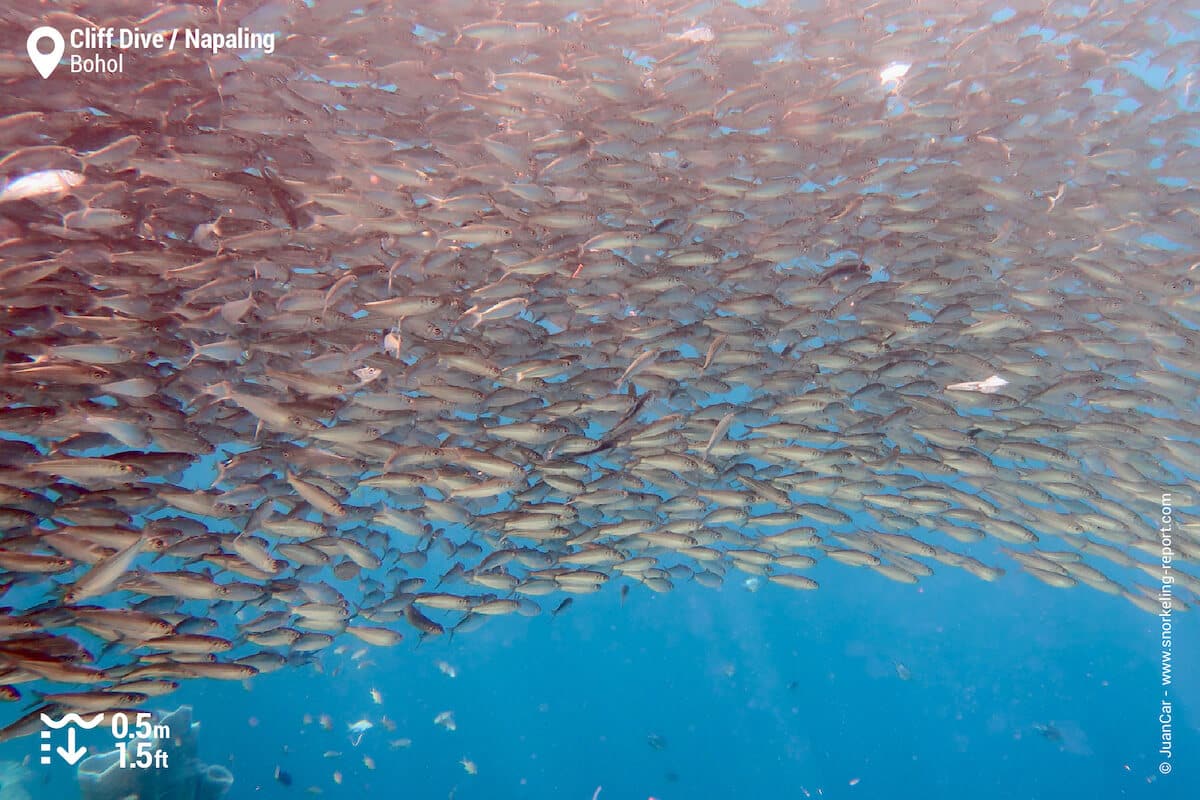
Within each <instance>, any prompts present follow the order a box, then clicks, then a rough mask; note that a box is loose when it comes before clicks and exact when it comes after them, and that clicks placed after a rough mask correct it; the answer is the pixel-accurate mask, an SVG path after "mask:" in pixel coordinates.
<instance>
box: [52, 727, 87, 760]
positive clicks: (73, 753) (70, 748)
mask: <svg viewBox="0 0 1200 800" xmlns="http://www.w3.org/2000/svg"><path fill="white" fill-rule="evenodd" d="M86 752H87V748H86V747H81V748H79V749H78V750H76V749H75V729H74V728H67V746H66V747H59V748H58V754H59V755H60V756H62V759H63V761H65V762H67V763H68V764H70V765H71V766H75V762H77V761H78V760H79V759H81V758H83V754H84V753H86Z"/></svg>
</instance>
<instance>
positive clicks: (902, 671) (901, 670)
mask: <svg viewBox="0 0 1200 800" xmlns="http://www.w3.org/2000/svg"><path fill="white" fill-rule="evenodd" d="M896 677H898V678H899V679H900V680H902V681H906V680H909V679H910V678H912V670H910V669H909V668H908V667H906V666H904V665H903V664H901V663H900V662H899V661H897V662H896Z"/></svg>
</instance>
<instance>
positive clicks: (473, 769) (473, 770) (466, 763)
mask: <svg viewBox="0 0 1200 800" xmlns="http://www.w3.org/2000/svg"><path fill="white" fill-rule="evenodd" d="M458 763H459V764H462V768H463V772H465V773H467V774H468V775H478V774H479V767H477V766H476V765H475V762H474V761H472V760H471V759H469V758H467V757H466V756H463V757H462V760H460V761H459V762H458Z"/></svg>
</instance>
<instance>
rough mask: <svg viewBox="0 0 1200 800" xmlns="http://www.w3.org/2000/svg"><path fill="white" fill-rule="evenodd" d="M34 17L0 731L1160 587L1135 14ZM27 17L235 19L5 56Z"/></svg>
mask: <svg viewBox="0 0 1200 800" xmlns="http://www.w3.org/2000/svg"><path fill="white" fill-rule="evenodd" d="M56 5H58V10H50V8H51V7H50V6H48V5H43V6H33V5H32V4H26V6H27V7H24V8H21V9H18V8H16V7H14V6H13V5H10V7H8V8H7V9H5V10H4V11H3V12H0V17H2V20H3V22H4V23H5V24H4V25H2V26H0V39H3V41H4V46H3V47H0V83H2V84H3V96H4V100H5V102H4V103H3V106H2V108H3V112H2V113H3V114H4V115H5V116H4V118H3V119H0V154H2V158H0V293H2V298H3V299H2V301H0V342H2V352H3V360H2V363H0V395H2V397H3V408H2V409H0V430H3V431H4V433H5V436H4V437H3V439H2V440H0V522H2V524H3V540H2V541H0V571H2V584H0V585H2V587H3V593H4V600H3V601H2V602H4V603H5V604H6V608H5V614H4V616H3V618H2V619H0V627H2V628H3V630H2V631H0V670H2V675H0V684H2V685H3V694H4V696H5V697H7V698H8V699H16V698H20V697H22V694H21V692H22V685H23V684H27V683H28V684H34V685H36V686H42V687H51V688H50V689H49V690H47V691H45V692H44V693H39V694H38V695H37V697H38V698H40V702H39V703H38V704H37V707H36V708H34V709H33V711H31V712H30V713H28V714H25V715H24V716H22V717H21V718H19V719H16V720H12V721H10V722H8V725H7V727H5V728H4V729H3V731H2V732H0V739H6V738H12V737H14V736H19V735H24V734H28V733H31V732H34V731H36V730H38V729H39V727H40V722H39V720H38V714H39V713H40V712H42V711H49V712H51V713H64V712H67V711H76V712H79V713H96V712H103V711H111V710H114V709H125V708H135V707H139V706H140V705H141V704H143V703H145V702H147V700H148V699H149V698H151V697H154V696H156V695H161V694H164V693H167V692H170V691H172V690H173V689H175V688H177V687H178V685H179V682H180V681H183V680H187V679H194V678H218V679H233V680H240V679H244V678H248V677H251V676H253V675H255V674H257V673H260V672H266V671H269V670H274V669H278V668H281V667H287V666H288V665H291V664H299V663H304V662H305V661H306V660H308V659H311V658H313V657H315V656H316V655H318V654H320V653H321V652H323V651H325V650H327V649H330V648H336V647H340V646H357V645H356V644H355V642H356V641H357V640H361V642H362V643H366V644H369V645H374V646H387V645H394V644H396V643H397V642H398V641H399V640H400V639H401V638H402V637H409V638H410V639H418V638H425V637H433V636H440V635H443V634H448V635H452V634H456V633H457V634H464V633H466V632H468V631H470V630H472V629H474V628H477V627H478V626H480V625H481V624H483V623H485V622H486V621H487V620H489V619H491V618H492V617H494V616H498V615H508V614H523V615H529V616H533V615H537V614H542V613H544V614H550V613H555V614H557V613H560V612H562V611H563V610H564V609H565V608H566V607H567V605H568V604H569V603H570V602H571V598H573V597H574V596H575V595H580V594H588V593H591V592H596V591H599V590H605V591H609V590H616V591H620V592H629V591H632V592H634V593H636V592H638V591H641V590H649V591H654V592H668V591H671V590H672V588H673V587H675V586H678V585H680V584H681V583H684V582H689V581H694V582H696V583H699V584H702V585H704V586H708V587H714V588H715V587H721V586H722V585H723V584H726V585H728V584H729V583H732V582H741V581H745V580H746V579H747V578H754V579H755V580H756V581H758V580H761V581H763V582H770V583H774V584H778V585H781V586H784V587H789V588H793V589H798V590H811V589H817V588H818V583H819V582H820V581H837V580H852V579H859V576H857V575H853V570H854V568H856V567H857V568H865V569H864V570H861V571H863V572H874V573H878V574H879V575H880V576H882V577H883V578H889V579H892V580H894V581H901V582H904V583H917V582H918V581H920V580H922V579H925V580H936V578H931V577H928V576H931V575H932V573H933V572H934V569H935V568H937V567H945V568H957V569H962V570H965V571H966V572H968V573H970V574H971V575H974V576H977V577H978V578H980V579H983V580H985V581H997V582H1003V581H1005V580H1012V579H1013V578H1012V576H1011V575H1009V576H1007V577H1005V573H1006V572H1012V571H1014V570H1022V571H1024V572H1025V573H1028V574H1030V575H1032V576H1033V577H1035V578H1037V579H1038V580H1041V581H1043V582H1045V583H1047V584H1049V585H1051V586H1055V587H1063V588H1070V587H1075V586H1077V585H1079V584H1084V585H1086V586H1088V587H1092V588H1095V589H1099V590H1100V591H1103V592H1107V593H1110V594H1112V595H1115V596H1119V597H1123V598H1125V599H1126V600H1128V601H1129V602H1131V603H1133V604H1135V605H1136V606H1138V607H1139V608H1143V609H1145V610H1146V611H1147V612H1149V613H1152V614H1154V613H1158V612H1159V610H1160V597H1159V576H1160V575H1161V573H1162V565H1161V564H1160V556H1161V552H1162V545H1161V542H1160V538H1161V533H1160V527H1161V524H1160V506H1161V505H1162V499H1161V498H1162V497H1163V495H1164V494H1167V495H1170V496H1171V497H1172V498H1173V502H1174V504H1175V505H1177V506H1179V508H1180V509H1181V510H1182V509H1184V508H1194V501H1193V500H1192V499H1191V486H1192V485H1194V483H1193V482H1194V481H1195V479H1196V477H1197V471H1198V466H1200V444H1198V442H1200V435H1198V434H1200V426H1198V424H1197V419H1196V414H1197V411H1198V410H1200V409H1198V397H1200V391H1198V387H1200V358H1198V357H1197V353H1198V352H1200V351H1198V349H1197V341H1196V340H1197V337H1198V336H1200V294H1198V292H1197V286H1196V278H1197V277H1198V275H1197V269H1196V267H1197V263H1198V259H1197V255H1196V251H1197V244H1198V239H1200V220H1198V219H1197V215H1198V211H1197V210H1198V209H1200V202H1198V196H1197V189H1196V188H1195V187H1196V185H1197V184H1198V183H1200V155H1198V153H1200V150H1197V149H1196V148H1195V146H1194V144H1195V142H1194V129H1195V124H1196V118H1195V116H1193V115H1195V114H1196V113H1197V109H1198V108H1200V105H1198V103H1197V97H1196V95H1197V90H1196V87H1194V86H1193V85H1192V83H1193V79H1194V75H1193V74H1192V73H1190V72H1189V70H1188V69H1187V68H1186V66H1185V65H1188V64H1192V65H1194V64H1196V63H1198V62H1200V52H1198V51H1200V45H1198V42H1197V37H1196V27H1197V21H1196V18H1195V16H1193V15H1192V14H1190V13H1189V12H1188V11H1187V10H1186V8H1185V6H1183V5H1182V4H1179V3H1174V2H1148V3H1138V4H1113V5H1112V6H1106V5H1105V4H1101V3H1093V4H1092V5H1091V7H1090V8H1089V9H1084V8H1082V7H1080V6H1079V5H1077V4H1069V3H1049V4H1047V3H1043V2H1036V3H1029V2H1016V3H1005V4H996V3H978V2H960V3H954V4H947V3H911V2H906V1H905V2H902V1H901V0H882V2H877V3H870V4H859V3H842V2H835V3H829V4H826V3H824V2H817V1H816V0H799V1H796V0H788V1H787V2H783V1H782V0H765V1H764V2H762V3H759V4H757V5H755V6H754V7H741V6H739V5H736V4H731V3H718V2H704V0H701V1H700V2H691V0H686V1H685V0H680V1H679V2H674V1H673V0H661V1H660V2H655V3H653V4H643V3H615V2H614V3H608V4H602V5H601V6H599V7H598V6H597V4H587V3H581V2H576V0H562V1H561V2H560V1H558V0H547V1H546V2H534V3H506V4H502V5H501V4H494V3H484V2H462V0H446V1H445V2H439V3H433V4H425V3H413V4H395V3H379V2H369V1H368V2H363V0H354V1H353V2H344V1H343V0H332V2H327V0H321V1H320V2H318V3H316V4H313V7H311V8H310V7H308V5H307V4H305V3H302V2H295V1H287V2H283V1H280V0H272V1H271V2H266V3H261V2H240V1H239V0H231V1H230V2H225V1H224V0H222V2H220V3H217V4H204V5H199V4H198V5H162V6H157V7H154V8H153V9H152V8H151V7H150V5H149V4H146V3H135V2H131V1H130V0H96V2H80V3H70V4H56ZM1005 6H1007V7H1009V9H1010V10H1009V12H1007V13H1006V14H997V12H998V11H999V10H1000V9H1001V8H1004V7H1005ZM39 25H52V26H55V27H57V28H59V29H62V30H67V29H74V28H89V27H97V26H99V27H112V26H117V27H127V28H138V29H139V30H141V31H143V32H146V33H154V32H162V31H168V32H169V31H170V30H172V29H179V28H186V27H193V28H201V29H203V30H206V31H213V32H225V33H229V32H232V31H234V30H236V29H239V28H246V29H248V30H250V31H253V32H259V33H263V32H276V33H277V38H276V40H275V44H274V48H273V52H270V53H263V52H251V51H231V50H222V51H220V52H217V53H212V52H205V51H194V50H187V49H177V50H174V51H170V52H144V51H137V50H130V51H128V52H126V53H125V60H124V72H123V73H122V74H119V75H82V74H80V75H74V74H71V73H70V72H69V71H67V69H66V67H65V66H62V67H60V68H59V71H58V72H57V73H56V74H55V75H54V76H53V77H51V78H49V79H42V77H41V76H40V75H38V74H37V73H36V72H35V71H34V70H33V68H32V67H31V66H30V64H29V61H28V59H27V58H26V56H25V49H24V48H25V37H26V35H27V34H28V32H29V31H30V30H32V29H33V28H35V27H37V26H39ZM64 63H65V62H64ZM197 486H199V487H200V488H196V487H197ZM995 542H998V543H999V547H997V546H996V545H995V544H994V543H995ZM1172 547H1173V554H1174V562H1173V569H1174V575H1175V578H1176V583H1175V596H1174V608H1175V609H1176V610H1181V611H1182V610H1185V609H1186V608H1187V606H1188V605H1189V604H1190V603H1193V602H1195V597H1196V595H1197V593H1198V592H1200V580H1198V579H1197V578H1196V577H1195V575H1196V574H1197V572H1198V570H1197V566H1196V565H1197V560H1198V559H1200V534H1198V533H1197V532H1196V529H1191V530H1189V529H1188V528H1186V527H1184V526H1178V527H1176V528H1175V529H1174V530H1173V545H1172ZM1131 568H1132V569H1131ZM1141 573H1145V576H1144V578H1130V575H1131V574H1133V575H1140V574H1141ZM852 575H853V577H852ZM1114 575H1118V576H1120V577H1113V576H1114ZM864 579H865V578H864ZM756 585H757V583H756ZM618 587H619V588H618ZM997 591H1003V588H1002V587H997ZM576 602H577V603H578V602H582V601H580V600H576ZM11 717H12V715H10V717H9V719H11Z"/></svg>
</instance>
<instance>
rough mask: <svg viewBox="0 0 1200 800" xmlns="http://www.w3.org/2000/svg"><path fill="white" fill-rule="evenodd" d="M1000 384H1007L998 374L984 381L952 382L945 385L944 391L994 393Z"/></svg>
mask: <svg viewBox="0 0 1200 800" xmlns="http://www.w3.org/2000/svg"><path fill="white" fill-rule="evenodd" d="M1001 386H1008V381H1006V380H1004V378H1001V377H1000V376H999V375H993V376H992V377H990V378H988V379H987V380H985V381H963V382H962V383H952V384H950V385H949V386H947V387H946V391H949V392H981V393H983V394H995V393H996V392H997V391H999V390H1000V387H1001Z"/></svg>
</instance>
